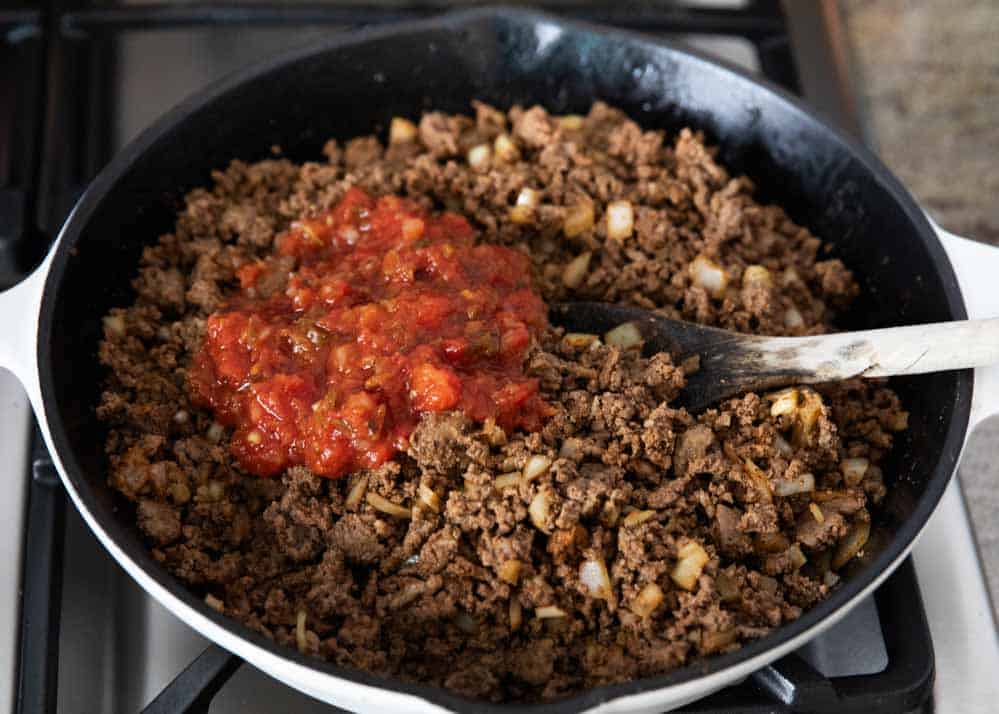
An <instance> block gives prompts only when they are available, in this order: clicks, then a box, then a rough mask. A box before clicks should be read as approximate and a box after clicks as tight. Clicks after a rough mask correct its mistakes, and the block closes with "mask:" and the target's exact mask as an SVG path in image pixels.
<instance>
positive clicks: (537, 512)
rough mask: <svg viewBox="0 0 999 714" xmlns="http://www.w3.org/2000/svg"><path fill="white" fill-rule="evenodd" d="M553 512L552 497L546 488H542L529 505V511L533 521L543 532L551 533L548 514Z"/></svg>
mask: <svg viewBox="0 0 999 714" xmlns="http://www.w3.org/2000/svg"><path fill="white" fill-rule="evenodd" d="M550 512H551V499H550V498H549V497H548V494H547V493H546V492H545V491H544V490H540V491H538V492H537V494H536V495H535V496H534V498H533V499H532V500H531V504H530V505H529V506H528V507H527V513H528V515H529V516H530V517H531V523H533V524H534V527H535V528H537V529H538V530H539V531H541V532H542V533H550V532H551V530H550V529H549V528H548V526H547V523H548V516H549V515H550Z"/></svg>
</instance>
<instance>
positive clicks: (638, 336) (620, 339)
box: [604, 322, 642, 350]
mask: <svg viewBox="0 0 999 714" xmlns="http://www.w3.org/2000/svg"><path fill="white" fill-rule="evenodd" d="M604 342H606V343H607V344H608V345H612V346H614V347H620V348H621V349H622V350H629V349H631V348H632V347H638V346H639V345H641V344H642V333H641V332H639V330H638V325H636V324H635V323H634V322H625V323H622V324H620V325H618V326H617V327H615V328H614V329H613V330H611V331H609V332H608V333H607V334H606V335H604Z"/></svg>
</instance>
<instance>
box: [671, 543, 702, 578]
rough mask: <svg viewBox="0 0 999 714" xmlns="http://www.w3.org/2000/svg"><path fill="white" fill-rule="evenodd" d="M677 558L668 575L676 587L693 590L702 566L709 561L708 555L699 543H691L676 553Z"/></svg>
mask: <svg viewBox="0 0 999 714" xmlns="http://www.w3.org/2000/svg"><path fill="white" fill-rule="evenodd" d="M677 558H678V559H677V562H676V566H674V568H673V571H672V572H671V573H670V574H669V576H670V579H672V581H673V582H674V583H676V585H677V587H681V588H683V589H684V590H693V589H694V586H695V585H696V584H697V579H698V578H699V577H701V572H703V570H704V566H705V565H706V564H707V562H708V560H709V559H710V558H709V557H708V553H707V551H705V550H704V548H703V547H701V545H700V544H699V543H695V542H693V541H691V542H690V543H687V544H686V545H684V546H682V547H681V548H680V550H679V551H677Z"/></svg>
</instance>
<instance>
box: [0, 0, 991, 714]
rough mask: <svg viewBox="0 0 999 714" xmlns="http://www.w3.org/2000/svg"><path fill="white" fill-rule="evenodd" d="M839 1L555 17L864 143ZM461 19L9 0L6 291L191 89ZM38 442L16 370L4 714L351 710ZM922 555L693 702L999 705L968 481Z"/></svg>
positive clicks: (0, 383)
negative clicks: (729, 69) (682, 57)
mask: <svg viewBox="0 0 999 714" xmlns="http://www.w3.org/2000/svg"><path fill="white" fill-rule="evenodd" d="M830 5H831V3H825V2H823V3H818V2H816V3H788V4H787V5H786V8H787V12H786V14H785V11H784V10H783V9H782V6H781V5H780V4H779V3H778V2H777V1H776V0H773V1H770V0H757V1H756V2H740V1H739V0H714V1H711V2H708V1H707V0H702V2H700V3H695V4H681V3H645V4H643V5H641V6H640V8H639V6H637V5H631V6H629V5H627V4H620V3H617V4H599V3H593V2H553V3H551V5H550V7H549V8H547V9H550V10H553V11H556V12H561V13H565V14H569V15H572V16H574V17H580V18H584V19H589V20H596V21H601V22H606V23H608V24H615V25H618V26H626V27H631V28H633V29H639V30H641V31H643V32H647V33H650V34H655V35H659V36H668V37H672V38H676V39H680V40H682V41H685V42H687V43H688V44H692V45H695V46H697V47H699V48H700V49H702V50H704V51H706V52H709V53H712V54H715V55H718V56H721V57H723V58H725V59H727V60H728V61H730V62H734V63H736V64H739V65H742V66H743V67H746V68H748V69H750V70H751V71H754V72H758V73H761V74H763V75H765V76H767V77H769V78H770V79H772V80H774V81H777V82H779V83H781V84H782V85H784V86H785V87H787V88H789V89H791V90H792V91H795V92H799V93H802V94H804V96H805V97H806V98H807V99H808V100H809V101H810V102H811V103H812V104H813V105H815V106H816V107H817V108H818V109H819V111H820V112H822V113H823V114H825V115H826V116H827V117H829V118H830V119H832V120H833V121H835V122H838V123H839V124H840V125H841V126H843V127H844V128H846V129H847V130H848V131H851V132H853V133H856V134H860V133H861V126H862V122H861V121H860V119H859V117H858V116H857V113H856V108H855V105H854V103H853V98H852V94H851V93H850V92H849V89H848V82H849V77H848V74H847V72H846V69H845V67H844V66H843V65H842V62H841V61H840V60H841V58H842V48H841V47H838V46H837V44H836V43H837V40H838V38H837V35H836V24H835V21H834V20H835V18H834V17H833V16H832V15H830V14H829V6H830ZM5 7H6V8H7V9H4V8H5ZM443 7H444V6H443V4H435V3H412V4H409V3H397V2H389V3H384V2H383V3H380V4H377V5H371V6H364V5H349V6H348V5H343V4H334V3H327V4H323V5H301V6H298V5H280V6H278V5H274V6H271V5H261V4H256V3H248V4H246V5H241V6H234V5H226V6H218V5H199V4H181V5H174V6H167V5H149V4H145V3H135V4H127V3H126V4H123V5H116V4H108V3H96V4H94V5H93V6H91V5H90V4H87V3H64V2H54V1H53V2H50V3H49V4H47V5H46V6H45V7H44V8H42V9H40V10H39V9H33V8H31V7H29V6H28V5H26V4H8V5H4V4H3V3H2V1H0V37H2V40H0V286H5V285H8V284H10V283H11V282H12V281H14V280H15V279H16V277H17V276H19V275H22V274H23V273H24V272H25V270H26V269H27V268H29V267H30V266H31V265H32V264H33V263H34V262H35V261H37V259H38V258H39V256H40V255H41V253H42V252H43V250H44V246H45V245H46V242H47V241H46V238H47V237H50V236H52V235H54V234H55V233H56V232H57V230H58V226H59V225H60V224H61V222H62V220H63V218H64V216H65V215H66V213H67V212H68V210H69V208H70V207H71V206H72V204H73V202H74V201H75V199H76V197H77V196H78V195H79V193H80V191H81V190H82V187H83V186H85V185H86V182H87V181H88V180H89V179H90V178H91V177H92V176H93V175H94V174H95V173H96V172H97V171H98V170H99V169H100V167H101V166H103V165H104V163H105V162H106V161H107V159H108V158H109V157H110V156H111V155H112V154H113V153H114V152H115V151H117V150H118V149H120V148H121V147H122V146H123V145H124V144H125V143H127V141H128V140H129V139H131V138H132V137H133V136H135V135H136V134H137V133H138V132H139V131H140V130H141V129H142V128H143V127H145V126H146V125H147V124H149V123H150V122H151V121H152V120H153V119H155V118H156V117H157V116H159V115H160V114H161V113H162V112H163V111H164V110H166V109H167V108H169V107H170V106H172V105H173V104H174V103H176V102H177V101H179V100H180V99H181V98H183V97H184V96H185V95H186V94H188V93H189V92H191V91H193V90H195V89H197V88H198V87H201V86H203V85H205V84H206V83H208V82H210V81H212V80H214V79H216V78H217V77H219V76H222V75H224V74H225V73H227V72H229V71H231V70H233V69H236V68H238V67H241V66H243V65H244V64H246V63H248V62H251V61H253V60H256V59H259V58H260V57H263V56H266V55H268V54H270V53H273V52H276V51H279V50H280V49H282V48H286V47H292V46H300V45H302V44H305V43H308V42H311V41H314V40H317V39H320V38H322V37H325V36H327V35H329V34H330V33H332V32H338V31H343V30H345V29H348V28H350V27H356V26H359V25H365V24H373V23H383V22H391V21H395V20H399V19H404V18H409V17H414V16H423V15H428V14H432V13H435V12H439V11H440V10H441V9H442V8H443ZM29 437H30V417H29V412H28V407H27V404H26V403H25V400H24V398H23V395H21V394H20V391H19V390H18V389H17V387H16V385H15V384H14V383H13V380H12V379H10V378H9V375H6V374H5V373H0V454H2V455H3V456H4V457H5V459H4V461H5V466H6V467H7V468H8V469H10V470H11V473H12V476H11V480H12V481H13V484H12V486H11V487H10V492H9V493H8V497H7V498H6V500H5V502H4V503H3V504H2V505H0V528H4V529H6V530H5V533H9V534H12V537H7V538H0V544H2V545H0V583H3V584H4V587H5V588H6V589H5V590H3V591H0V632H19V633H20V637H19V639H17V640H15V639H14V638H7V640H6V641H4V642H0V671H2V672H4V674H3V678H2V679H0V711H17V712H33V713H34V712H40V713H41V712H46V713H47V712H80V711H87V712H134V711H138V710H140V709H142V708H143V707H146V706H147V705H149V709H147V711H150V712H152V711H155V712H179V711H191V712H195V711H211V712H213V713H215V714H224V713H226V712H246V713H247V714H252V713H253V712H265V711H266V712H273V711H278V710H281V709H285V710H288V711H296V712H329V711H331V708H330V707H328V706H326V705H322V704H319V703H318V702H315V701H314V700H311V699H308V698H307V697H305V696H304V695H301V694H298V693H297V692H294V691H292V690H290V689H288V688H287V687H285V686H284V685H281V684H280V683H278V682H276V681H275V680H273V679H270V678H269V677H267V676H266V675H264V674H262V673H261V672H259V671H257V670H255V669H253V668H252V667H250V666H249V665H243V666H241V667H239V666H238V661H236V660H235V658H232V657H231V656H229V655H228V654H227V653H224V652H222V651H221V650H219V649H218V648H215V647H213V646H210V644H209V643H208V642H207V641H206V640H204V639H203V638H202V637H201V636H200V635H198V634H197V633H196V632H194V631H192V630H190V629H189V628H188V627H187V626H186V625H184V624H183V623H181V622H179V621H178V620H176V618H174V617H173V616H172V615H171V614H170V613H169V612H167V611H166V610H164V609H163V608H162V607H160V606H159V605H158V604H157V603H155V602H154V601H152V600H151V599H150V598H148V597H147V596H146V595H145V594H144V593H143V592H142V591H141V590H140V589H139V588H138V587H137V586H136V585H135V584H134V583H133V582H132V581H131V580H130V579H129V578H128V576H127V575H125V574H124V572H123V571H122V570H121V569H120V568H119V567H118V566H117V565H116V564H115V563H114V562H113V561H112V560H111V559H110V558H109V556H108V555H107V554H106V553H105V552H104V550H103V549H102V548H101V546H100V545H99V544H98V543H97V541H96V540H95V539H94V538H93V536H91V534H90V533H89V531H88V530H87V529H86V526H85V525H83V523H82V521H81V520H80V518H79V516H78V515H77V514H76V513H75V511H74V510H73V509H72V507H71V506H70V507H67V506H66V504H65V499H64V498H63V496H62V489H61V486H60V485H59V483H58V479H57V477H56V476H55V474H54V472H53V470H52V467H51V464H50V463H49V462H48V460H47V455H46V454H45V451H44V448H43V447H41V446H40V445H39V442H38V440H37V437H36V438H35V439H34V442H32V441H31V439H30V438H29ZM29 444H32V446H31V452H30V454H29ZM22 553H23V557H22V555H21V554H22ZM912 560H914V561H915V567H913V562H912ZM912 560H910V561H907V562H906V563H905V564H904V565H903V566H902V567H901V568H899V570H898V571H897V572H896V574H894V575H893V576H892V577H891V578H890V579H889V580H888V581H887V582H886V583H885V585H883V586H882V587H881V588H880V589H879V590H878V591H877V593H876V595H875V596H874V597H872V598H870V599H868V600H867V601H866V602H864V603H862V604H861V605H860V606H859V607H858V608H857V609H856V610H855V611H854V612H853V613H851V614H850V615H849V616H848V617H847V618H846V619H845V620H844V621H843V622H842V623H840V624H838V625H837V626H835V627H834V628H833V629H831V630H830V631H829V632H827V633H826V634H824V635H822V636H820V637H819V638H817V639H816V640H814V641H813V642H812V643H810V644H809V645H808V646H806V647H804V648H802V649H801V650H799V651H798V652H796V653H795V654H793V655H791V656H789V657H786V658H784V659H782V660H780V661H779V662H777V663H775V664H774V665H772V666H770V667H767V668H764V669H763V670H761V671H760V672H758V673H756V674H754V675H753V676H752V677H750V678H749V679H747V680H746V681H745V682H744V683H742V684H740V685H738V686H736V687H732V688H729V689H727V690H724V691H723V692H720V693H718V694H716V695H713V696H711V697H708V698H707V699H705V700H702V701H701V702H698V703H697V704H694V705H691V706H689V707H688V708H687V709H686V710H685V711H691V712H718V711H734V712H753V713H760V714H762V713H763V712H788V711H801V710H810V711H837V712H840V711H843V712H846V711H865V712H866V711H884V712H908V711H930V710H931V709H932V708H933V706H934V704H935V708H936V709H938V710H940V711H947V712H950V711H955V712H957V711H960V712H975V711H982V712H985V711H991V710H992V708H993V707H992V703H993V702H995V701H999V683H997V681H996V679H997V678H995V677H994V672H995V671H999V646H997V642H996V637H995V627H994V623H993V622H992V619H991V610H990V609H989V607H988V600H987V595H986V593H985V589H984V584H983V581H982V576H981V567H980V564H979V563H978V561H977V557H976V555H975V550H974V543H973V540H972V537H971V531H970V529H969V526H968V520H967V515H966V512H965V509H964V505H963V502H962V500H961V495H960V491H959V489H958V488H957V486H956V484H955V485H954V486H952V488H951V489H950V490H949V491H948V493H947V495H946V496H945V498H944V500H943V502H942V504H941V506H940V510H939V512H938V513H937V515H936V516H934V518H933V520H932V521H931V523H930V525H929V526H928V528H927V533H926V536H925V537H924V540H923V542H922V543H921V544H920V545H919V546H918V548H917V549H916V551H915V557H914V559H912ZM917 572H918V584H917V576H916V573H917ZM955 583H960V584H961V586H960V587H956V586H955ZM920 593H922V597H920ZM923 599H925V601H926V602H925V608H924V604H923ZM18 604H19V605H20V609H19V608H18ZM927 616H928V618H927ZM927 619H928V620H929V625H927ZM931 633H932V634H931ZM934 650H935V651H936V656H935V657H934ZM196 658H197V659H196ZM185 667H186V668H187V669H186V670H185ZM182 672H183V674H181V677H180V679H178V680H177V681H176V682H175V684H174V686H172V687H168V688H167V689H166V690H164V687H167V685H169V684H170V682H171V681H173V680H174V678H175V677H177V675H178V674H179V673H182ZM233 672H235V674H233ZM230 676H231V678H230ZM206 685H208V690H211V691H208V690H205V691H203V690H202V687H204V686H206ZM215 689H217V690H218V692H217V694H215V693H214V690H215ZM212 694H214V698H212V696H211V695H212ZM931 694H932V696H931ZM157 697H158V698H157ZM15 699H16V700H17V702H16V703H15ZM154 700H155V701H154ZM150 702H153V703H152V704H151V705H150ZM209 702H210V703H209Z"/></svg>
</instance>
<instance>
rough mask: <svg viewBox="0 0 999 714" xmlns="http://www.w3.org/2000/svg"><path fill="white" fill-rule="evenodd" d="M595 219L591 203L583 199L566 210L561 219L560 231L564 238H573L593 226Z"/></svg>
mask: <svg viewBox="0 0 999 714" xmlns="http://www.w3.org/2000/svg"><path fill="white" fill-rule="evenodd" d="M594 221H595V217H594V213H593V204H592V203H590V202H588V201H585V202H583V203H577V204H576V205H575V206H572V207H571V208H569V209H568V210H566V213H565V218H564V219H563V220H562V232H563V233H565V236H566V238H575V237H576V236H578V235H581V234H582V233H585V232H586V231H588V230H590V229H591V228H593V224H594Z"/></svg>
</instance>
